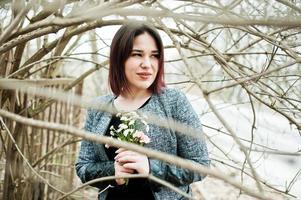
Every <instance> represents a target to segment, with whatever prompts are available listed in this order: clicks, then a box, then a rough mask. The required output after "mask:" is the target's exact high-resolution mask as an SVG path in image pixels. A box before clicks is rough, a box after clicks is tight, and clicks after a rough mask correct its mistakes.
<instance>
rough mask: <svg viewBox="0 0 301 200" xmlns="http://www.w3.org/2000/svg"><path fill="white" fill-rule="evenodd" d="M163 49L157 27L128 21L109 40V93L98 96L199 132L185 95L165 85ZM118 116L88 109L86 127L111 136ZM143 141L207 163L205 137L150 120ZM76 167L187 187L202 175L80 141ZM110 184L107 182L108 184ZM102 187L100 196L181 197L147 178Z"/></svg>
mask: <svg viewBox="0 0 301 200" xmlns="http://www.w3.org/2000/svg"><path fill="white" fill-rule="evenodd" d="M163 62H164V52H163V44H162V41H161V38H160V36H159V34H158V32H157V31H156V30H155V29H154V28H152V27H151V26H149V25H146V24H144V23H135V24H133V23H128V24H125V25H123V26H122V27H121V28H120V29H119V30H118V31H117V33H116V35H115V36H114V38H113V41H112V44H111V52H110V69H109V84H110V87H111V90H112V92H113V95H106V96H102V97H100V98H99V99H98V100H99V101H100V102H105V105H106V104H107V105H108V106H110V105H111V106H113V108H114V109H116V111H120V112H121V111H122V112H126V111H137V112H149V113H152V114H154V115H156V116H158V118H159V119H160V120H164V119H167V118H169V119H170V118H172V119H174V120H175V121H177V122H180V123H183V124H185V125H187V126H189V127H191V128H194V129H195V134H200V135H201V134H202V129H201V124H200V121H199V119H198V116H197V114H196V113H195V111H194V110H193V108H192V106H191V105H190V103H189V101H188V100H187V98H186V96H185V95H184V94H183V93H182V92H180V91H178V90H176V89H170V88H167V87H165V83H164V78H163V74H164V67H163ZM120 123H121V121H120V119H119V118H118V117H117V116H115V115H113V116H112V114H110V113H106V112H102V111H98V110H93V109H90V110H88V114H87V120H86V124H85V130H86V131H89V132H92V133H94V134H104V135H107V136H110V128H109V127H111V126H112V125H113V126H114V127H118V125H119V124H120ZM148 137H149V138H150V142H149V143H148V144H146V145H145V146H146V147H149V148H153V149H156V150H159V151H162V152H166V153H169V154H172V155H177V156H180V157H182V158H185V159H190V160H193V161H195V162H197V163H200V164H202V165H205V166H209V158H208V152H207V147H206V144H205V141H203V140H197V139H195V138H191V137H188V136H185V135H183V134H179V133H178V132H175V131H174V130H172V129H170V130H169V129H166V128H162V127H159V126H156V125H153V124H149V132H148ZM76 171H77V174H78V176H79V177H80V179H81V180H82V182H87V181H90V180H92V179H95V178H100V177H105V176H112V175H128V174H133V173H139V174H152V175H154V176H156V177H159V178H161V179H164V180H166V181H169V182H171V183H172V184H173V185H175V186H177V187H179V188H180V189H182V190H183V191H185V192H187V193H189V192H190V188H189V184H190V183H192V182H195V181H200V180H202V179H203V178H204V176H201V175H199V174H196V173H194V172H191V171H188V170H186V169H182V168H180V167H177V166H174V165H171V164H168V163H166V162H163V161H160V160H155V159H152V158H148V157H147V156H146V155H142V154H139V153H137V152H133V151H130V150H126V149H116V148H114V147H109V148H106V147H105V146H104V145H101V144H96V143H93V142H89V141H82V143H81V149H80V152H79V157H78V161H77V163H76ZM109 185H111V187H108V186H109ZM94 186H95V187H98V188H99V189H100V191H102V190H104V189H105V188H108V189H106V190H104V191H103V192H101V193H100V195H99V199H106V200H112V199H114V200H115V199H157V200H158V199H162V200H163V199H164V200H166V199H172V200H175V199H181V198H183V197H182V196H181V195H179V194H177V193H176V192H174V191H172V190H170V189H168V188H166V187H163V186H161V185H159V184H156V183H153V182H149V181H148V180H146V179H131V180H130V181H129V183H128V184H125V180H124V179H116V180H114V181H106V182H101V183H98V184H95V185H94Z"/></svg>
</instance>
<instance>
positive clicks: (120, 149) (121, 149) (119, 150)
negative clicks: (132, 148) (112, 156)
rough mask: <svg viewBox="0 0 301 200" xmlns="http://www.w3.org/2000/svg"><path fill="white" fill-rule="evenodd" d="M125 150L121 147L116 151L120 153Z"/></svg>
mask: <svg viewBox="0 0 301 200" xmlns="http://www.w3.org/2000/svg"><path fill="white" fill-rule="evenodd" d="M123 151H125V149H124V148H119V149H117V151H115V153H120V152H123Z"/></svg>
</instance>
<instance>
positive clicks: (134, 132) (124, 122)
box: [106, 112, 150, 185]
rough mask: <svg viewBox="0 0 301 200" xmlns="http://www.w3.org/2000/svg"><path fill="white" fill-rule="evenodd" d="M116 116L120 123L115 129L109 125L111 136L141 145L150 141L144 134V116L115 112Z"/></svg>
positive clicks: (146, 126) (147, 127) (145, 127)
mask: <svg viewBox="0 0 301 200" xmlns="http://www.w3.org/2000/svg"><path fill="white" fill-rule="evenodd" d="M116 116H117V117H119V118H120V121H121V123H120V124H119V126H118V128H117V129H116V128H115V127H114V126H111V127H110V134H111V136H112V137H116V138H117V139H118V140H121V141H126V142H131V143H135V144H138V145H141V146H143V145H144V144H147V143H149V142H150V138H149V137H148V136H147V135H146V133H148V131H149V126H148V124H147V123H146V121H145V119H146V116H140V115H138V114H137V113H136V112H127V113H117V114H116ZM106 147H107V146H106ZM128 182H129V180H128V179H125V185H128Z"/></svg>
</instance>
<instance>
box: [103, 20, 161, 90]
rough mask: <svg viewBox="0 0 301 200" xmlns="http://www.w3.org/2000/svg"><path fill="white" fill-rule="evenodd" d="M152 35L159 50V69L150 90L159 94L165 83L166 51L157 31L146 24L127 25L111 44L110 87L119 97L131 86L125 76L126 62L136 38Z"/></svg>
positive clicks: (122, 27) (118, 32)
mask: <svg viewBox="0 0 301 200" xmlns="http://www.w3.org/2000/svg"><path fill="white" fill-rule="evenodd" d="M145 32H146V33H148V34H150V35H151V36H152V37H153V38H154V40H155V42H156V45H157V48H158V53H159V55H158V59H159V69H158V73H157V76H156V79H155V80H154V82H153V84H152V85H151V86H150V87H149V90H150V91H151V92H153V93H159V92H160V91H161V89H162V88H163V87H165V82H164V50H163V43H162V40H161V37H160V35H159V33H158V32H157V30H156V29H155V28H153V27H151V26H150V25H147V24H145V23H140V22H135V23H133V22H132V23H126V24H124V25H123V26H121V28H120V29H119V30H118V31H117V33H116V34H115V36H114V38H113V41H112V43H111V51H110V67H109V85H110V87H111V90H112V92H113V93H114V94H115V95H116V96H118V95H120V94H121V93H124V92H130V91H129V85H128V82H127V80H126V76H125V67H124V65H125V61H126V60H127V59H128V58H129V56H130V54H131V52H132V49H133V43H134V39H135V37H137V36H139V35H141V34H143V33H145Z"/></svg>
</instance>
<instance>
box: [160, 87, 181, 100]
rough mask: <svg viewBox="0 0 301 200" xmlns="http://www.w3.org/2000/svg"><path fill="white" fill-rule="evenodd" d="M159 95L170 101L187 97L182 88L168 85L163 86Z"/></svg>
mask: <svg viewBox="0 0 301 200" xmlns="http://www.w3.org/2000/svg"><path fill="white" fill-rule="evenodd" d="M158 96H159V97H160V98H163V99H166V100H168V101H171V100H174V101H178V100H181V99H183V98H184V99H185V98H186V95H185V94H184V93H183V92H182V91H181V90H180V89H177V88H168V87H165V88H163V89H162V90H161V92H160V93H159V95H158Z"/></svg>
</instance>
